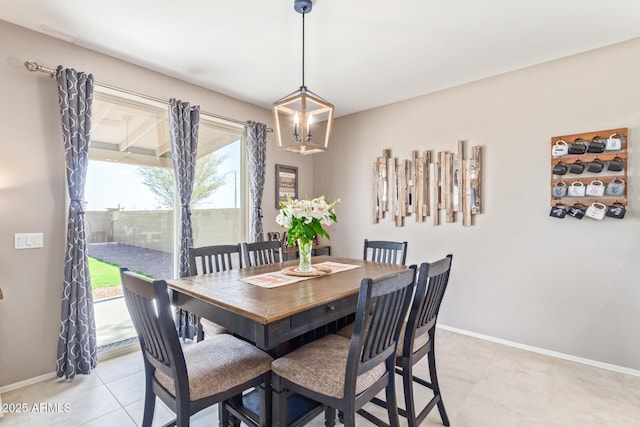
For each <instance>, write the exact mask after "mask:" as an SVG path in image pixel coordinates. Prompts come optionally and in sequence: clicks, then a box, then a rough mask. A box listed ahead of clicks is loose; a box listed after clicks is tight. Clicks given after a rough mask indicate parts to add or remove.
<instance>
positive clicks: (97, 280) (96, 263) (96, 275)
mask: <svg viewBox="0 0 640 427" xmlns="http://www.w3.org/2000/svg"><path fill="white" fill-rule="evenodd" d="M89 274H90V275H91V288H93V289H98V288H108V287H110V286H120V266H118V265H115V264H109V263H108V262H104V261H100V260H99V259H96V258H93V257H89Z"/></svg>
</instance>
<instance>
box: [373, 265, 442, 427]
mask: <svg viewBox="0 0 640 427" xmlns="http://www.w3.org/2000/svg"><path fill="white" fill-rule="evenodd" d="M452 259H453V255H451V254H449V255H447V256H446V257H445V258H442V259H440V260H438V261H435V262H432V263H423V264H422V265H420V270H419V274H418V279H417V284H416V292H415V295H414V298H413V301H412V303H411V308H410V310H409V318H408V319H407V321H406V323H405V325H404V326H403V328H402V331H401V334H400V339H399V340H398V349H397V351H396V373H398V374H400V375H402V382H403V386H404V399H405V408H406V410H402V409H400V410H399V413H400V415H402V416H404V417H406V418H407V420H408V423H409V427H417V426H419V425H420V424H421V423H422V421H424V419H425V418H426V417H427V415H428V414H429V412H431V410H432V409H433V408H434V407H435V406H436V405H437V406H438V411H439V412H440V418H441V419H442V424H444V425H445V426H448V425H449V418H448V417H447V412H446V410H445V408H444V402H443V401H442V395H441V394H440V385H439V383H438V374H437V371H436V353H435V333H436V322H437V321H438V313H439V311H440V305H441V304H442V299H443V297H444V293H445V291H446V290H447V284H448V282H449V273H450V272H451V261H452ZM425 356H427V359H428V362H429V377H430V381H426V380H425V379H422V378H420V377H418V376H416V375H414V372H413V366H414V365H415V364H416V363H417V362H418V361H420V360H421V359H422V358H424V357H425ZM414 383H416V384H419V385H421V386H423V387H426V388H429V389H431V391H432V392H433V397H432V398H431V399H430V400H429V402H428V403H427V404H426V405H425V406H424V407H423V408H422V409H421V410H420V412H419V413H416V405H415V397H414V396H415V395H414V388H413V385H414ZM373 402H374V403H376V404H378V405H380V406H383V407H386V406H387V404H386V402H385V401H382V400H380V399H377V398H376V399H374V400H373Z"/></svg>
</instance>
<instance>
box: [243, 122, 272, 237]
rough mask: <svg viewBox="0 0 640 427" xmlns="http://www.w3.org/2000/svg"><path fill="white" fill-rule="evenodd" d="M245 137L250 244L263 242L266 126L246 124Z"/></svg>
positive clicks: (254, 123) (253, 123) (262, 124)
mask: <svg viewBox="0 0 640 427" xmlns="http://www.w3.org/2000/svg"><path fill="white" fill-rule="evenodd" d="M245 131H246V135H247V160H248V162H247V163H248V164H247V171H248V173H249V193H250V195H251V206H252V209H251V210H250V222H249V238H250V239H251V241H252V242H261V241H263V240H264V234H263V231H264V230H263V228H262V208H261V206H262V192H263V190H264V175H265V171H266V167H267V125H265V124H264V123H257V122H248V123H247V126H246V127H245Z"/></svg>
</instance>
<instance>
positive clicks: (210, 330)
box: [188, 244, 242, 341]
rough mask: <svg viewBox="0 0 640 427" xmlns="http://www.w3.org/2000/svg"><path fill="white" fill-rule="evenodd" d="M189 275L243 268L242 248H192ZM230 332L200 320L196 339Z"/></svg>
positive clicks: (233, 246) (215, 246)
mask: <svg viewBox="0 0 640 427" xmlns="http://www.w3.org/2000/svg"><path fill="white" fill-rule="evenodd" d="M188 255H189V275H190V276H196V275H198V274H209V273H219V272H221V271H227V270H232V269H233V267H234V260H235V263H236V264H237V265H238V268H242V246H241V245H240V244H237V245H212V246H202V247H199V248H193V247H190V248H189V249H188ZM228 332H229V331H228V330H227V329H226V328H224V327H222V326H220V325H218V324H217V323H215V322H212V321H210V320H208V319H203V318H200V319H199V322H198V327H197V332H196V339H197V340H198V341H202V339H203V338H204V337H205V335H206V336H207V337H211V336H215V335H220V334H226V333H228Z"/></svg>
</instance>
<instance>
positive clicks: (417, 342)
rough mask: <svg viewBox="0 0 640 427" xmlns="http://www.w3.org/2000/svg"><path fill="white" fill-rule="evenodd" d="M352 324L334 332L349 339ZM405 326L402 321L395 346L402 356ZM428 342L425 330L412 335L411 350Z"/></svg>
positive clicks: (351, 333) (397, 353) (397, 352)
mask: <svg viewBox="0 0 640 427" xmlns="http://www.w3.org/2000/svg"><path fill="white" fill-rule="evenodd" d="M354 325H355V324H354V323H350V324H348V325H347V326H345V327H344V328H342V329H340V330H339V331H338V332H336V335H340V336H341V337H345V338H349V339H351V335H353V327H354ZM406 327H407V322H404V323H402V329H401V330H400V338H399V339H398V347H397V348H396V356H397V357H401V356H402V346H403V345H404V331H405V329H406ZM428 342H429V334H428V333H426V332H425V333H424V334H420V335H418V336H416V337H414V339H413V352H414V353H415V352H416V351H418V350H419V349H421V348H422V347H424V346H425V345H427V343H428Z"/></svg>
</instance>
